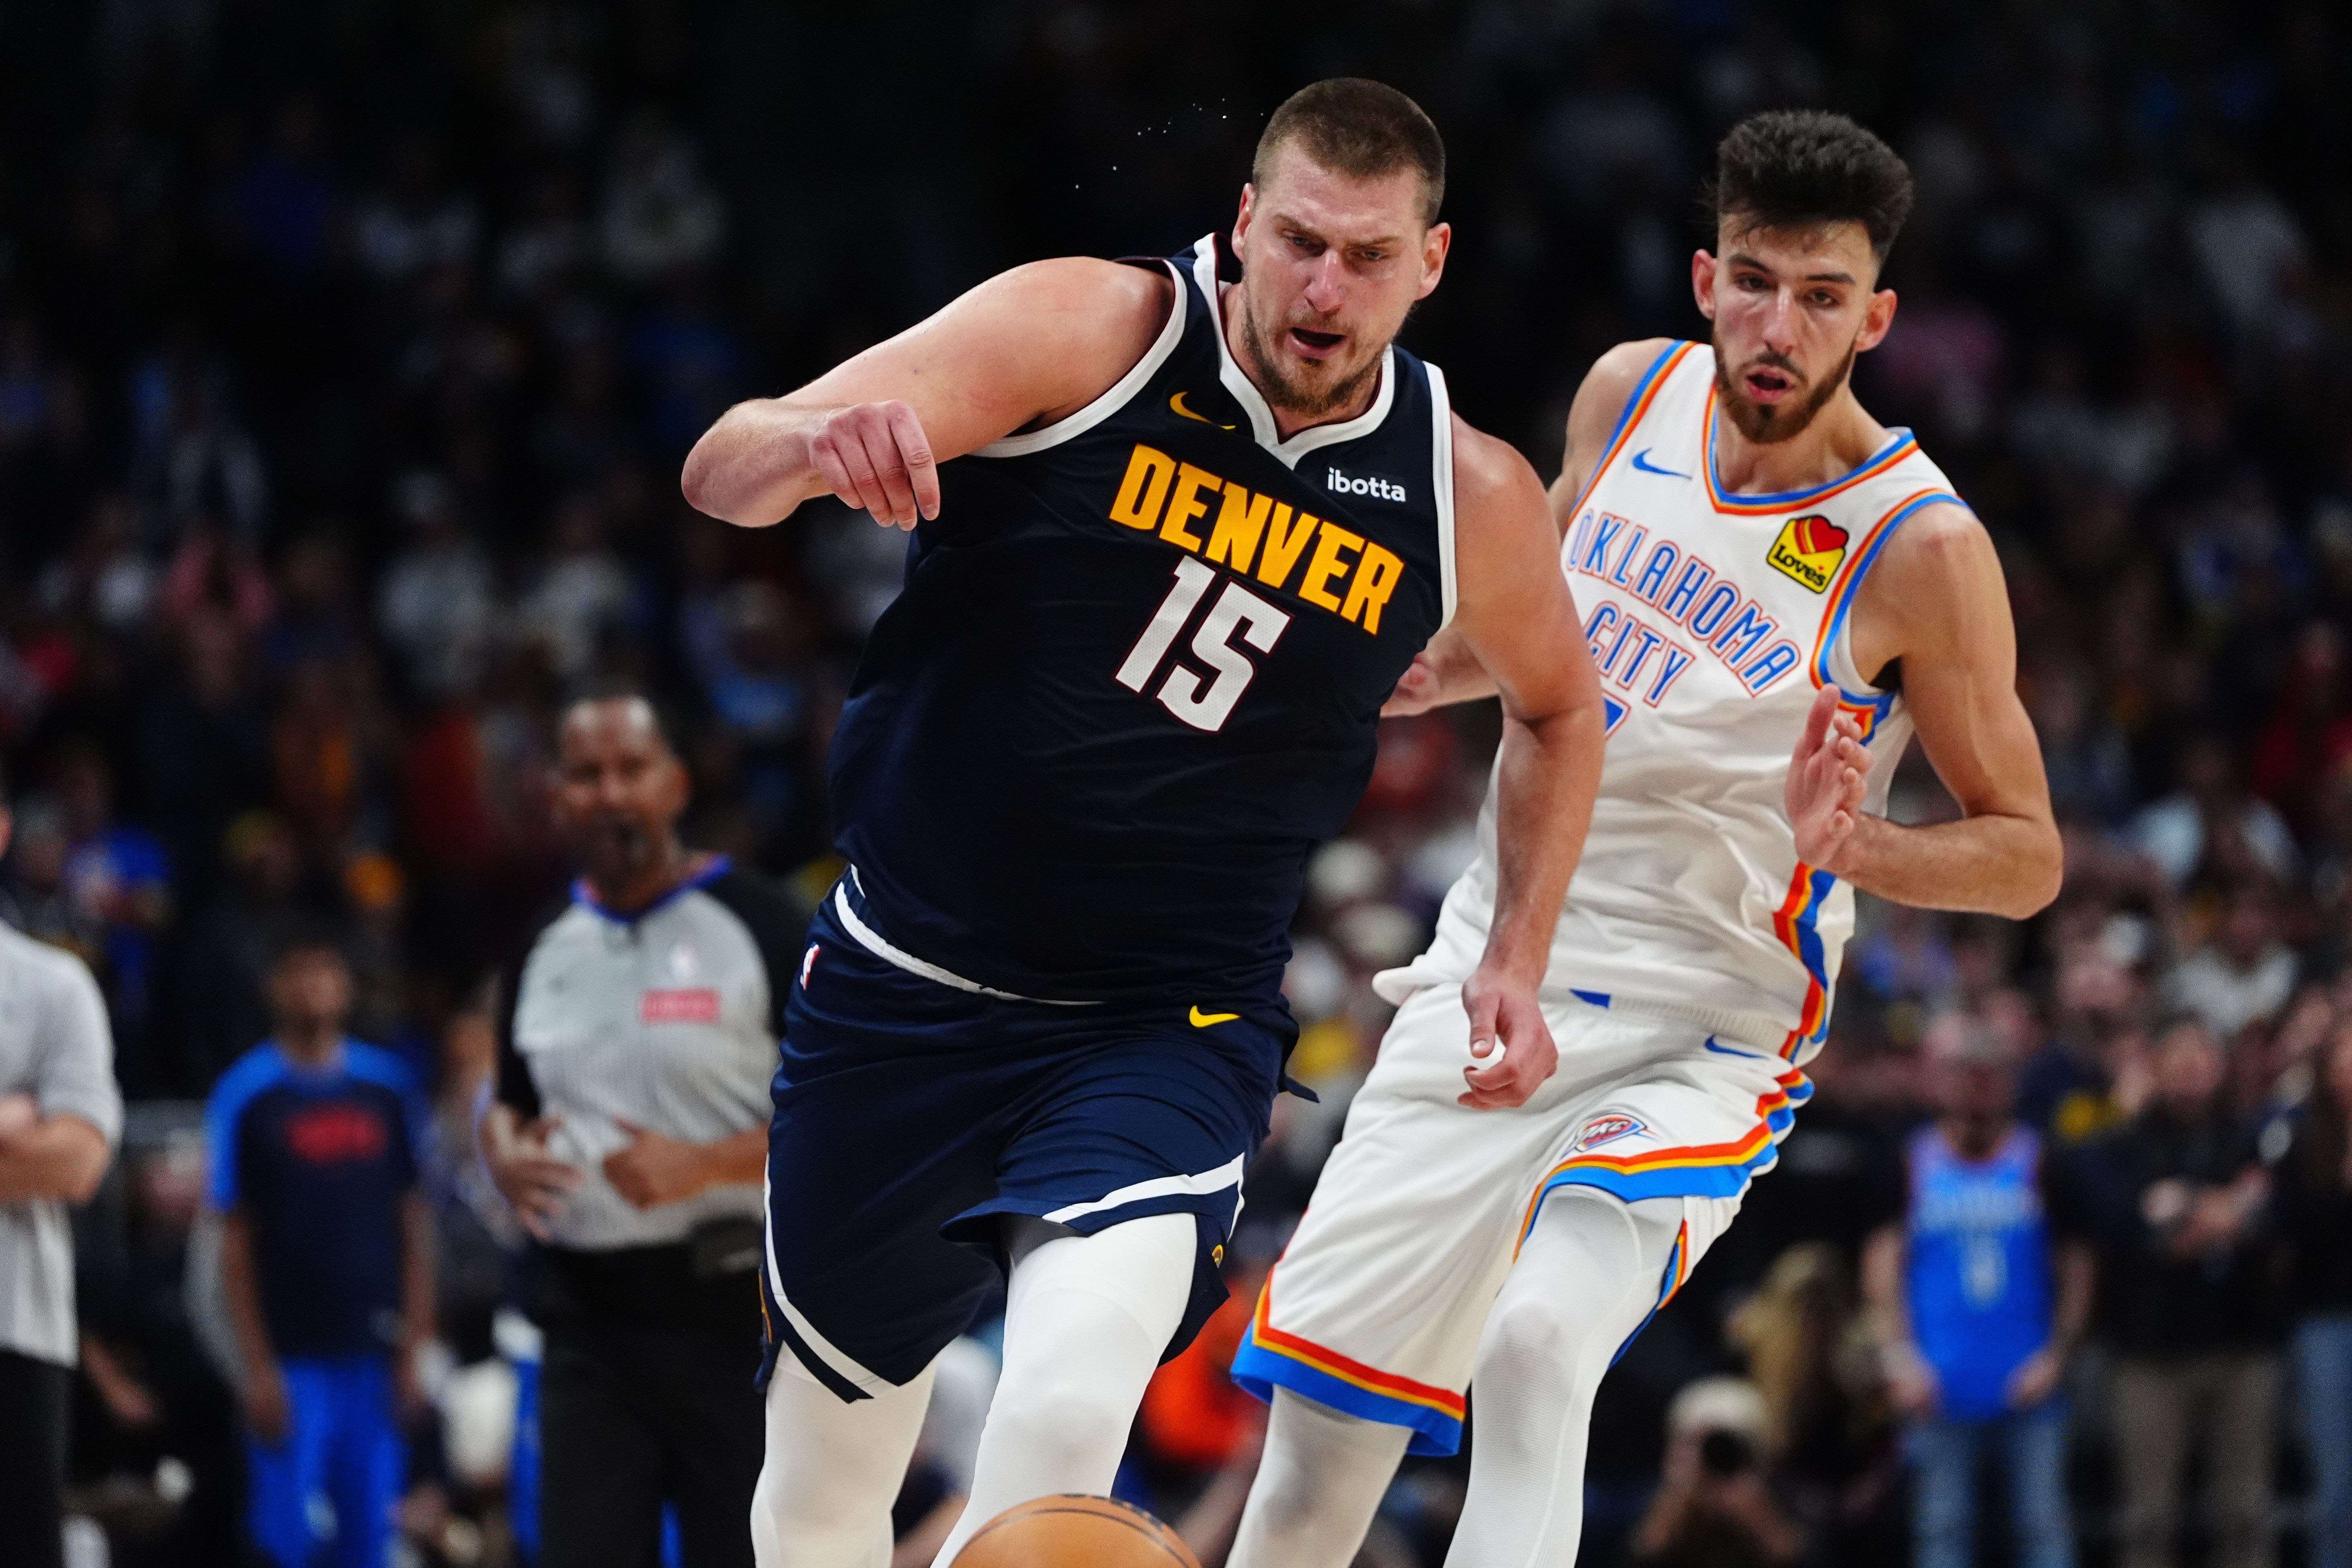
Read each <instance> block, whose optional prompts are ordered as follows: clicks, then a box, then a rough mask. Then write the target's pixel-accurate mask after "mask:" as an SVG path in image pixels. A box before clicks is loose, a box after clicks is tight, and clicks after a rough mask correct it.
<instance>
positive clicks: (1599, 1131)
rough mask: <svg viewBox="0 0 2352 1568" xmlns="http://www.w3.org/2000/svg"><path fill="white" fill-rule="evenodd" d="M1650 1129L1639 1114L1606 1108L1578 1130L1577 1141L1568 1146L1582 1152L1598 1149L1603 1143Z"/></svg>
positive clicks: (1576, 1151)
mask: <svg viewBox="0 0 2352 1568" xmlns="http://www.w3.org/2000/svg"><path fill="white" fill-rule="evenodd" d="M1647 1131H1649V1128H1648V1126H1647V1125H1645V1124H1644V1123H1643V1121H1642V1119H1641V1118H1640V1117H1638V1116H1628V1115H1627V1114H1625V1112H1623V1111H1622V1110H1604V1111H1602V1112H1601V1114H1600V1115H1598V1116H1596V1117H1594V1118H1592V1120H1591V1121H1587V1122H1586V1123H1585V1124H1584V1125H1583V1126H1581V1127H1580V1128H1578V1129H1577V1130H1576V1142H1573V1143H1570V1145H1569V1146H1568V1148H1569V1152H1570V1153H1571V1154H1581V1153H1583V1152H1586V1151H1587V1150H1590V1149H1598V1148H1599V1147H1601V1145H1602V1144H1603V1143H1614V1142H1617V1140H1619V1139H1620V1138H1631V1137H1633V1134H1635V1133H1636V1132H1647Z"/></svg>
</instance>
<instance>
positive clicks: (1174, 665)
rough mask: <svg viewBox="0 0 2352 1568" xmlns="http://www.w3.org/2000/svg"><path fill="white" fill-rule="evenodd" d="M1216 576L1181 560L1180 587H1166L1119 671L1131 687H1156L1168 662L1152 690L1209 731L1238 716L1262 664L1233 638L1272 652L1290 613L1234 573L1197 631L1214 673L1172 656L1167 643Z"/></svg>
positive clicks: (1201, 655)
mask: <svg viewBox="0 0 2352 1568" xmlns="http://www.w3.org/2000/svg"><path fill="white" fill-rule="evenodd" d="M1217 575H1218V574H1216V573H1215V572H1213V571H1212V570H1211V569H1210V568H1209V567H1208V566H1206V565H1204V564H1203V563H1201V562H1200V561H1198V560H1195V559H1192V558H1190V557H1187V558H1186V559H1184V560H1182V561H1180V562H1178V563H1176V584H1175V586H1174V587H1172V588H1171V589H1169V590H1168V597H1166V598H1165V599H1162V600H1161V601H1160V608H1159V610H1158V611H1157V612H1155V613H1154V614H1153V616H1152V617H1151V621H1150V625H1148V626H1145V627H1144V628H1143V635H1142V636H1141V637H1138V638H1136V639H1135V646H1134V647H1131V648H1129V650H1128V654H1127V658H1126V659H1125V661H1124V662H1122V663H1121V664H1120V665H1119V667H1118V677H1117V679H1118V683H1119V684H1120V685H1121V686H1124V687H1126V688H1127V689H1129V691H1135V692H1140V691H1143V690H1145V689H1148V688H1150V685H1151V678H1152V677H1153V676H1154V675H1156V674H1158V673H1159V672H1160V666H1161V664H1162V662H1163V661H1166V662H1167V667H1168V673H1167V675H1166V676H1165V677H1164V678H1162V679H1161V680H1160V688H1159V689H1158V690H1157V691H1156V692H1154V693H1153V695H1155V696H1157V697H1158V698H1159V699H1160V706H1161V707H1163V708H1165V709H1167V710H1168V711H1170V712H1171V713H1173V714H1174V715H1176V717H1177V718H1179V719H1181V720H1182V721H1184V722H1185V723H1187V724H1190V725H1192V728H1194V729H1195V730H1203V731H1208V732H1209V733H1211V734H1214V733H1215V732H1216V731H1219V730H1222V729H1223V728H1224V726H1225V721H1226V720H1228V719H1230V718H1232V717H1233V712H1234V704H1235V703H1237V702H1239V701H1240V700H1241V699H1242V693H1243V692H1244V691H1246V690H1248V689H1249V683H1250V682H1251V681H1252V680H1254V679H1256V677H1257V665H1256V664H1255V662H1254V661H1253V660H1252V659H1251V658H1250V656H1249V655H1248V654H1246V653H1244V652H1243V651H1242V649H1241V648H1240V647H1235V646H1234V638H1235V637H1236V636H1237V635H1238V637H1239V638H1240V640H1241V641H1242V643H1244V644H1245V645H1247V646H1248V647H1253V648H1255V649H1256V650H1257V651H1258V652H1260V653H1262V654H1263V653H1272V652H1273V651H1274V645H1275V644H1276V643H1277V642H1279V641H1281V640H1282V634H1283V631H1284V629H1285V628H1286V627H1287V626H1289V625H1290V616H1288V615H1286V613H1284V612H1283V611H1281V610H1277V609H1276V608H1275V607H1274V606H1273V605H1269V604H1267V603H1266V602H1265V600H1264V599H1261V598H1259V597H1258V596H1257V595H1255V594H1253V593H1251V592H1250V591H1249V590H1248V589H1247V588H1244V587H1243V586H1242V585H1241V584H1239V583H1236V582H1233V581H1231V580H1228V581H1227V582H1226V584H1225V591H1224V592H1223V593H1222V594H1220V595H1217V601H1216V603H1215V604H1214V605H1211V606H1210V608H1209V613H1208V614H1207V615H1205V616H1202V617H1201V625H1200V629H1199V630H1197V631H1195V632H1194V633H1193V634H1192V656H1193V657H1194V658H1198V659H1199V660H1200V661H1201V662H1202V664H1205V665H1207V666H1208V667H1209V668H1210V670H1211V671H1212V672H1213V673H1212V674H1210V675H1205V676H1204V675H1202V673H1201V672H1200V671H1198V670H1196V669H1194V668H1192V667H1191V666H1190V665H1187V664H1185V663H1184V662H1183V661H1181V659H1178V660H1170V659H1169V658H1168V650H1169V649H1170V648H1171V647H1174V646H1175V644H1176V639H1177V637H1179V636H1181V634H1182V632H1183V630H1184V627H1185V626H1186V625H1187V624H1188V623H1190V622H1191V620H1192V613H1193V611H1195V610H1197V609H1199V608H1200V607H1201V601H1202V599H1204V598H1206V597H1207V596H1208V593H1209V589H1210V588H1211V587H1212V586H1213V585H1214V584H1215V583H1216V581H1217Z"/></svg>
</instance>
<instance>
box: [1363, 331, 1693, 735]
mask: <svg viewBox="0 0 2352 1568" xmlns="http://www.w3.org/2000/svg"><path fill="white" fill-rule="evenodd" d="M1671 346H1672V340H1670V339H1667V338H1645V339H1643V340H1642V341H1641V342H1631V343H1619V344H1618V345H1617V346H1616V347H1615V348H1613V349H1611V350H1610V351H1609V352H1608V353H1605V354H1602V355H1601V357H1600V358H1599V359H1597V360H1595V361H1593V362H1592V368H1591V370H1589V371H1587V372H1585V374H1584V381H1583V383H1582V384H1580V386H1578V388H1577V389H1576V400H1575V402H1574V403H1572V404H1571V405H1570V406H1569V411H1568V439H1567V443H1566V445H1565V446H1564V447H1563V448H1562V450H1561V457H1560V465H1559V478H1558V479H1554V480H1552V482H1551V489H1550V491H1549V500H1550V503H1551V516H1552V522H1553V525H1554V533H1555V540H1554V542H1555V544H1557V542H1558V541H1559V540H1561V539H1565V538H1567V537H1568V529H1569V524H1570V523H1571V522H1573V521H1575V511H1576V502H1577V499H1578V498H1579V497H1580V496H1581V495H1583V493H1584V489H1585V487H1586V486H1587V485H1589V484H1590V483H1591V481H1592V474H1593V470H1594V469H1595V468H1599V467H1600V464H1601V458H1602V457H1603V456H1604V455H1605V454H1606V453H1607V452H1608V450H1609V441H1610V438H1611V437H1612V436H1613V435H1614V434H1615V433H1616V429H1617V422H1618V420H1620V419H1621V418H1622V417H1623V416H1624V413H1625V406H1626V405H1627V404H1629V403H1631V402H1632V401H1633V394H1634V391H1635V389H1637V388H1638V387H1639V386H1640V385H1641V384H1642V377H1643V374H1646V373H1647V372H1648V370H1649V369H1650V367H1651V366H1652V365H1654V364H1655V363H1658V356H1659V355H1660V354H1662V353H1665V351H1666V350H1667V349H1668V348H1669V347H1671ZM1555 564H1557V562H1555ZM1494 694H1495V679H1494V677H1493V676H1491V675H1489V674H1488V673H1487V672H1486V669H1484V668H1482V667H1481V666H1480V665H1479V663H1478V661H1477V659H1476V658H1473V657H1472V656H1471V653H1470V650H1469V647H1468V645H1467V644H1466V643H1465V640H1464V639H1463V637H1462V635H1461V633H1460V632H1459V631H1457V630H1455V629H1454V627H1451V626H1449V627H1447V628H1446V629H1445V630H1444V631H1442V632H1440V633H1438V634H1437V636H1436V637H1432V638H1431V639H1430V643H1429V647H1426V648H1424V649H1423V650H1422V653H1421V657H1420V658H1416V659H1414V660H1413V661H1412V668H1411V669H1409V670H1407V671H1406V672H1405V676H1404V679H1402V680H1401V681H1399V682H1397V689H1396V695H1395V696H1394V697H1393V698H1391V700H1389V704H1388V706H1387V707H1386V708H1384V709H1383V710H1381V711H1383V712H1384V713H1387V714H1389V715H1390V716H1391V717H1399V716H1402V715H1405V714H1411V713H1423V712H1426V711H1428V710H1430V709H1432V708H1443V707H1444V706H1445V705H1446V704H1448V703H1453V702H1470V701H1475V700H1477V699H1478V698H1481V697H1492V696H1493V695H1494Z"/></svg>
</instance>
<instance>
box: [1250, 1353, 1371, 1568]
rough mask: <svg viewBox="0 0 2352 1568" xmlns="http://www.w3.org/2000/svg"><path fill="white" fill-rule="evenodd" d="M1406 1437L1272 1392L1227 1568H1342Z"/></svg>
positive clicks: (1366, 1524) (1306, 1400) (1351, 1559)
mask: <svg viewBox="0 0 2352 1568" xmlns="http://www.w3.org/2000/svg"><path fill="white" fill-rule="evenodd" d="M1411 1438H1412V1433H1411V1432H1410V1431H1408V1430H1407V1429H1406V1428H1404V1427H1402V1426H1390V1425H1389V1424H1388V1423H1387V1422H1385V1421H1366V1420H1364V1419H1362V1418H1361V1417H1360V1416H1355V1415H1341V1414H1340V1413H1339V1411H1337V1410H1333V1409H1331V1408H1330V1407H1328V1405H1318V1404H1316V1403H1315V1401H1313V1400H1311V1399H1309V1398H1307V1397H1306V1396H1305V1395H1304V1394H1296V1393H1293V1392H1292V1391H1291V1390H1289V1389H1287V1388H1276V1390H1275V1391H1274V1413H1273V1415H1271V1416H1270V1417H1268V1418H1267V1421H1266V1427H1265V1458H1264V1459H1262V1460H1260V1461H1259V1463H1258V1468H1257V1479H1256V1480H1255V1481H1254V1482H1252V1483H1251V1485H1250V1495H1249V1502H1248V1503H1247V1505H1246V1506H1244V1508H1243V1510H1242V1522H1241V1530H1240V1532H1239V1533H1238V1534H1237V1535H1236V1536H1235V1537H1234V1550H1233V1555H1232V1556H1230V1557H1228V1558H1227V1559H1226V1560H1225V1561H1226V1564H1227V1568H1348V1564H1349V1563H1353V1562H1354V1561H1355V1560H1356V1551H1357V1548H1359V1547H1360V1546H1361V1545H1362V1544H1363V1541H1364V1533H1365V1531H1369V1530H1370V1528H1371V1525H1372V1516H1373V1515H1374V1514H1376V1513H1378V1512H1379V1511H1380V1506H1381V1498H1382V1497H1384V1496H1386V1495H1387V1492H1388V1489H1389V1481H1390V1479H1391V1478H1392V1477H1393V1476H1395V1474H1396V1468H1397V1461H1399V1460H1400V1459H1402V1458H1404V1449H1405V1444H1406V1443H1407V1442H1408V1441H1409V1440H1410V1439H1411Z"/></svg>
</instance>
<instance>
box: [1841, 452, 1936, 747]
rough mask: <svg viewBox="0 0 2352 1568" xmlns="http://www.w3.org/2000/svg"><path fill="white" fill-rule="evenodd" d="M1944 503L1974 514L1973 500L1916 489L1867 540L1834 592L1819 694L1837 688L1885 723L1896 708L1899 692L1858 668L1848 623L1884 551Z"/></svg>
mask: <svg viewBox="0 0 2352 1568" xmlns="http://www.w3.org/2000/svg"><path fill="white" fill-rule="evenodd" d="M1941 502H1949V503H1950V504H1952V505H1953V506H1957V507H1959V508H1961V509H1962V510H1970V509H1969V504H1968V502H1966V501H1964V500H1961V499H1960V498H1959V497H1958V496H1957V495H1955V494H1953V493H1952V492H1951V491H1949V490H1948V489H1942V488H1940V487H1937V488H1933V489H1924V490H1916V491H1914V492H1913V493H1911V494H1910V495H1907V496H1906V497H1904V498H1903V500H1900V501H1898V502H1896V503H1895V507H1894V508H1893V510H1890V511H1888V512H1887V513H1886V515H1885V516H1884V517H1882V518H1880V519H1879V520H1878V522H1877V524H1876V525H1875V526H1874V527H1873V528H1872V529H1871V531H1870V532H1869V534H1868V535H1867V536H1865V537H1864V540H1863V543H1862V548H1861V550H1859V551H1857V552H1855V554H1854V558H1853V564H1852V565H1850V566H1849V567H1848V568H1847V569H1846V574H1845V577H1844V580H1843V582H1841V583H1839V584H1837V585H1836V586H1835V587H1834V588H1832V590H1831V596H1830V607H1829V613H1828V614H1827V615H1826V616H1823V617H1822V630H1821V635H1820V637H1819V640H1818V641H1817V642H1816V643H1815V645H1814V648H1813V658H1812V668H1811V675H1812V678H1813V688H1814V689H1815V690H1819V689H1821V688H1822V687H1824V686H1834V687H1836V688H1837V689H1838V690H1839V691H1840V692H1841V693H1842V694H1843V696H1844V697H1845V698H1846V699H1847V700H1849V701H1852V702H1855V703H1858V704H1861V705H1863V706H1864V707H1868V708H1870V709H1872V710H1874V714H1875V717H1877V718H1879V719H1884V718H1885V716H1886V714H1887V711H1888V710H1891V709H1892V708H1893V707H1894V706H1895V693H1894V692H1892V691H1886V690H1882V689H1880V688H1878V687H1875V686H1873V685H1872V684H1870V682H1868V681H1866V680H1864V679H1863V678H1862V671H1861V670H1860V669H1858V668H1855V667H1854V662H1853V650H1852V649H1851V648H1850V647H1847V646H1846V636H1845V633H1846V623H1847V621H1848V619H1849V618H1850V617H1851V616H1853V605H1854V601H1855V600H1856V599H1857V598H1859V597H1860V596H1861V594H1862V582H1863V579H1864V577H1866V576H1868V575H1869V574H1870V569H1871V567H1872V566H1874V565H1875V564H1876V563H1877V561H1878V557H1879V554H1880V552H1883V551H1884V550H1885V548H1886V542H1887V541H1888V540H1890V539H1893V538H1894V537H1895V531H1896V530H1897V529H1899V528H1901V527H1902V526H1903V525H1904V524H1905V523H1906V522H1907V521H1910V520H1911V518H1912V516H1913V515H1914V514H1916V513H1917V512H1919V511H1921V510H1924V509H1926V508H1927V507H1931V506H1935V505H1937V504H1938V503H1941ZM1971 515H1973V512H1972V511H1971ZM1841 667H1843V668H1841ZM1846 676H1852V677H1853V680H1852V681H1851V682H1849V681H1847V680H1846V679H1844V678H1845V677H1846Z"/></svg>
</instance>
